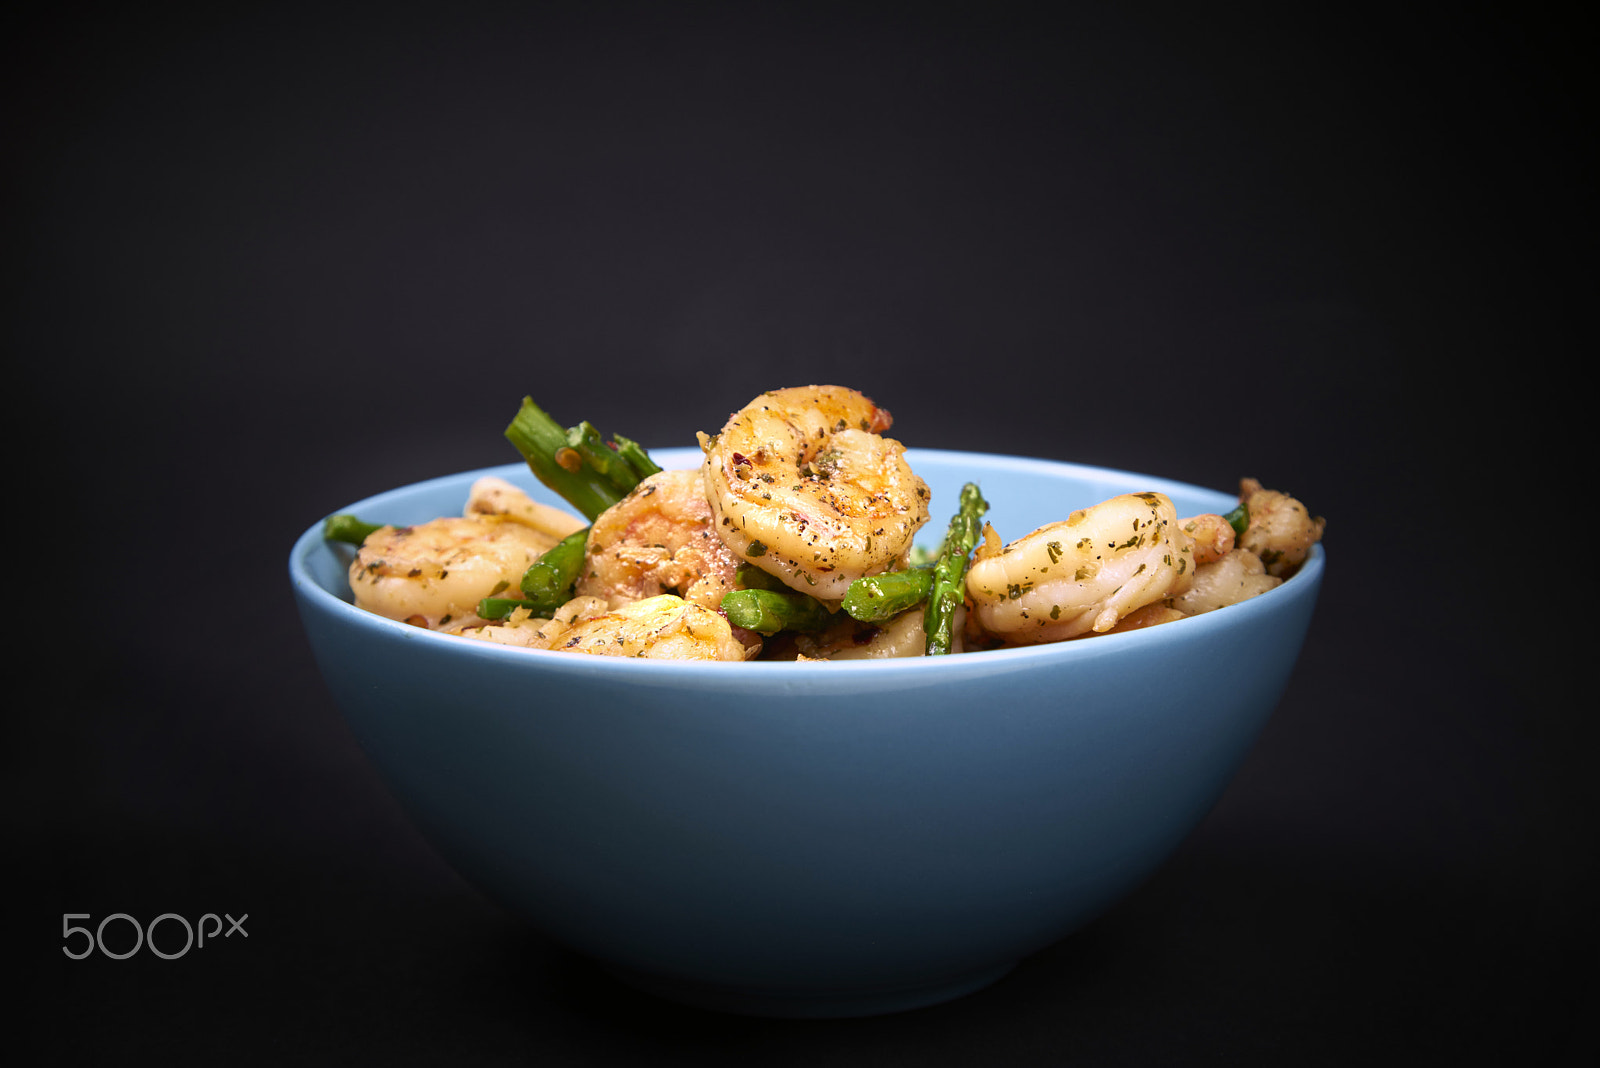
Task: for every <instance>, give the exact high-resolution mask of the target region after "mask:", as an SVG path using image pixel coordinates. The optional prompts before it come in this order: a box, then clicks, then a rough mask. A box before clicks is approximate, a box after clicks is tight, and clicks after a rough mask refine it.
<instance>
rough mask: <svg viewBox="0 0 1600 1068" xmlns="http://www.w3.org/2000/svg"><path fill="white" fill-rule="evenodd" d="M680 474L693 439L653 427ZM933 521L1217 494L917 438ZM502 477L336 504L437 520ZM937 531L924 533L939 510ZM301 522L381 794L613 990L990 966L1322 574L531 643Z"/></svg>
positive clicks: (687, 991) (1150, 818)
mask: <svg viewBox="0 0 1600 1068" xmlns="http://www.w3.org/2000/svg"><path fill="white" fill-rule="evenodd" d="M653 455H654V456H655V457H656V458H657V460H658V462H660V463H661V464H662V465H663V466H665V467H690V466H694V465H695V464H696V463H697V462H698V460H699V453H698V451H697V450H693V449H661V450H656V451H655V452H654V453H653ZM907 455H908V458H909V459H910V462H911V464H912V466H913V467H914V469H915V470H916V471H917V472H918V474H920V475H921V476H922V477H923V479H924V480H926V481H927V483H928V485H929V486H930V487H931V489H932V490H933V494H934V499H933V501H934V503H933V513H934V516H935V519H934V520H933V522H932V523H930V524H929V526H928V527H927V528H925V529H924V537H925V539H927V540H928V541H930V542H935V543H936V542H937V540H938V538H939V537H941V536H942V534H943V529H942V528H943V522H944V518H946V517H948V515H949V513H950V511H952V510H953V509H954V507H955V502H956V497H957V493H958V491H959V489H960V486H961V484H962V483H963V482H966V481H969V480H970V481H976V482H977V483H978V484H979V486H980V487H981V489H982V490H983V493H984V496H985V497H986V498H987V499H988V501H989V502H990V505H991V508H990V512H989V515H988V517H987V518H989V519H990V520H991V521H992V522H993V523H994V524H995V526H996V528H997V529H998V530H999V531H1000V533H1001V535H1002V536H1003V537H1006V538H1014V537H1018V536H1020V535H1022V534H1024V533H1026V532H1027V531H1029V530H1032V529H1033V528H1034V527H1036V526H1039V525H1041V524H1043V523H1046V522H1049V521H1052V520H1056V519H1061V518H1064V517H1065V516H1066V515H1067V514H1068V513H1069V512H1070V511H1072V510H1073V509H1074V508H1078V507H1083V506H1086V505H1090V504H1093V503H1096V502H1098V501H1100V500H1103V499H1104V498H1106V497H1109V496H1111V495H1113V494H1116V493H1123V492H1130V491H1142V490H1158V491H1160V492H1163V493H1166V494H1168V495H1169V496H1170V497H1172V499H1173V500H1174V502H1175V503H1176V504H1177V507H1178V512H1179V514H1180V515H1187V514H1192V513H1195V512H1201V511H1218V512H1221V511H1226V510H1228V508H1231V507H1232V506H1233V504H1234V503H1235V500H1234V498H1232V497H1231V496H1229V495H1226V494H1222V493H1217V492H1214V491H1211V490H1205V489H1200V488H1197V487H1194V486H1188V485H1183V484H1180V483H1174V482H1170V481H1167V480H1163V479H1158V478H1148V477H1145V476H1143V475H1134V474H1129V473H1126V472H1121V471H1111V470H1103V469H1097V468H1089V467H1081V466H1075V465H1071V464H1060V463H1049V462H1043V461H1037V460H1027V459H1017V458H1011V457H1002V456H990V455H980V454H973V453H958V452H940V451H932V450H919V449H912V450H910V451H909V452H908V454H907ZM488 473H492V474H497V475H500V476H502V477H505V478H508V479H510V480H512V481H513V482H516V483H517V484H519V485H522V486H524V487H525V488H527V489H528V490H529V491H530V492H532V493H533V494H534V495H535V497H537V498H539V499H542V500H545V501H548V502H550V503H560V502H559V501H557V500H556V499H555V498H553V497H552V496H551V495H550V494H549V493H548V492H547V491H545V490H544V488H543V487H542V486H539V485H537V483H535V482H534V480H533V479H532V476H531V475H529V473H528V472H527V470H526V469H525V468H523V467H520V466H507V467H503V468H493V469H490V470H488V471H473V472H468V473H465V474H460V475H454V476H451V477H447V478H440V479H434V480H432V481H429V482H422V483H419V484H417V485H414V486H408V487H405V488H403V489H397V490H393V491H391V492H389V493H383V494H379V495H378V496H375V497H369V498H367V499H366V500H363V501H357V502H356V503H354V504H352V505H350V506H349V507H348V508H345V509H341V511H350V512H355V513H357V514H358V515H360V516H362V517H363V518H367V519H369V520H371V521H375V522H393V523H416V522H422V521H424V520H427V519H431V518H433V517H435V516H438V515H453V514H457V513H459V511H460V509H461V507H462V505H463V504H464V502H465V500H466V495H467V488H468V486H469V485H470V484H471V482H472V481H473V479H474V478H476V477H478V476H480V475H483V474H488ZM936 528H937V529H936ZM347 548H348V547H343V546H337V545H330V544H327V543H325V542H324V541H323V539H322V536H321V526H320V523H319V524H317V525H315V526H313V527H311V528H310V529H308V530H307V531H306V532H305V534H304V535H303V536H302V537H301V538H300V539H299V541H298V542H297V543H296V544H295V547H294V551H293V554H292V556H291V557H290V561H289V571H290V577H291V578H292V580H293V584H294V591H295V596H296V598H297V599H298V602H299V607H300V612H301V616H302V619H303V620H304V624H305V629H306V633H307V635H308V637H309V638H310V642H311V647H312V650H313V652H314V654H315V656H316V660H317V663H318V665H319V666H320V667H321V670H322V673H323V676H324V677H325V678H326V680H327V683H328V686H329V688H330V689H331V690H332V691H333V695H334V697H335V698H336V700H337V702H338V704H339V706H340V707H341V708H342V710H343V712H344V714H345V716H346V717H347V718H348V721H349V723H350V726H351V727H352V729H353V730H354V732H355V734H356V736H357V737H358V739H359V740H360V742H361V744H362V746H363V747H364V748H365V750H366V752H367V753H368V755H369V756H370V758H371V759H372V761H373V762H374V763H375V764H376V766H377V767H378V768H379V770H380V771H381V773H382V775H383V776H384V778H385V779H386V780H387V782H388V784H389V786H390V788H391V789H392V790H393V791H394V793H395V794H396V796H397V797H398V798H399V799H400V800H401V802H402V803H403V804H404V805H405V807H406V808H407V809H408V810H409V812H410V813H411V815H412V816H413V817H414V819H415V820H416V822H417V824H418V825H419V826H420V828H421V829H422V831H423V832H424V833H425V834H426V836H427V837H428V838H429V839H430V840H431V841H432V843H433V844H434V845H435V846H436V847H437V849H438V850H439V852H440V853H441V854H442V855H443V856H444V857H445V858H446V859H447V860H448V861H449V862H450V863H451V864H452V865H454V866H455V867H456V869H457V870H458V871H459V872H460V873H461V874H462V875H463V876H465V877H466V878H467V879H468V880H470V881H471V882H473V883H474V884H476V885H477V886H478V887H480V888H481V889H482V890H483V891H484V892H485V893H486V894H488V895H489V896H491V897H493V898H495V899H497V900H498V901H500V902H501V903H503V904H504V905H506V906H507V907H509V908H510V909H512V910H513V911H515V912H516V913H518V914H520V915H521V916H523V917H525V918H526V919H527V921H528V922H530V923H531V924H533V925H535V926H536V927H537V928H538V929H540V930H541V931H543V932H545V933H546V934H547V935H548V936H549V937H551V938H552V939H555V940H557V941H559V942H561V943H563V944H565V945H566V946H568V947H570V948H572V949H574V950H576V951H578V952H580V953H583V954H587V955H589V956H590V957H592V958H594V959H595V960H597V961H600V962H601V963H603V964H604V965H605V966H607V967H608V968H610V969H611V970H612V971H613V972H615V973H616V974H617V975H618V976H619V977H621V978H622V979H624V980H626V981H628V982H630V983H632V984H634V985H635V986H638V987H641V988H644V989H647V990H650V991H653V992H656V993H658V994H661V995H663V996H666V997H669V998H672V999H676V1000H678V1001H682V1002H687V1003H691V1004H696V1005H700V1006H704V1007H710V1008H717V1009H723V1010H727V1011H733V1012H744V1013H751V1014H758V1015H773V1016H844V1015H866V1014H872V1013H879V1012H889V1011H895V1010H900V1009H907V1008H913V1007H916V1006H920V1005H927V1004H931V1003H934V1002H938V1001H943V1000H945V999H949V998H953V997H956V996H959V995H961V994H964V993H966V992H969V991H971V990H975V989H978V988H979V987H982V986H985V985H987V984H989V983H991V982H993V981H994V980H995V979H997V978H999V977H1000V976H1002V975H1004V974H1005V973H1006V972H1007V971H1008V970H1009V969H1010V968H1011V967H1012V966H1013V965H1014V964H1015V962H1016V961H1017V960H1018V959H1020V958H1022V957H1024V956H1026V955H1028V954H1030V953H1033V952H1035V951H1037V950H1040V949H1043V948H1044V947H1046V946H1048V945H1050V944H1051V943H1053V942H1055V941H1056V940H1058V939H1060V938H1061V937H1062V936H1063V935H1065V934H1067V933H1068V932H1070V931H1072V930H1073V929H1074V928H1077V927H1079V926H1081V925H1082V924H1084V923H1086V922H1087V921H1089V920H1090V919H1092V918H1093V917H1095V916H1096V915H1097V914H1099V913H1100V912H1102V911H1103V910H1105V909H1106V908H1107V907H1108V906H1110V905H1111V904H1113V903H1114V902H1116V901H1117V899H1118V898H1120V897H1122V896H1123V895H1124V894H1126V893H1127V892H1128V891H1129V890H1130V889H1132V888H1133V887H1134V886H1136V885H1137V884H1138V883H1139V882H1140V881H1141V880H1143V879H1144V878H1145V877H1146V876H1148V875H1149V874H1150V873H1151V872H1152V871H1153V870H1154V869H1155V868H1156V867H1157V866H1158V865H1159V864H1160V863H1161V862H1162V861H1163V860H1164V859H1165V858H1166V857H1167V856H1168V855H1169V854H1170V853H1171V852H1172V850H1173V849H1174V847H1176V846H1177V844H1178V843H1179V841H1180V840H1181V839H1182V838H1183V837H1184V836H1185V835H1186V834H1187V833H1188V832H1189V831H1190V830H1191V829H1192V828H1193V827H1194V826H1195V824H1196V823H1197V822H1199V820H1200V819H1201V818H1202V817H1203V816H1204V815H1205V814H1206V812H1207V810H1209V809H1210V807H1211V806H1212V804H1213V803H1214V802H1215V801H1216V799H1217V797H1218V795H1219V794H1220V793H1221V792H1222V789H1223V787H1224V786H1225V785H1226V784H1227V782H1228V780H1229V778H1230V777H1231V776H1232V775H1233V773H1234V771H1235V769H1236V768H1237V767H1238V766H1239V763H1240V761H1241V760H1242V759H1243V757H1244V755H1245V753H1246V751H1247V750H1248V749H1249V747H1250V745H1251V744H1252V742H1253V740H1254V739H1255V737H1256V735H1257V733H1258V732H1259V731H1260V729H1261V727H1262V725H1263V723H1264V722H1265V721H1266V719H1267V717H1268V715H1269V714H1270V713H1271V711H1272V708H1273V706H1274V704H1275V703H1276V702H1277V700H1278V698H1279V696H1280V695H1281V693H1282V692H1283V689H1284V686H1285V684H1286V683H1287V681H1288V679H1289V674H1290V672H1291V670H1292V669H1293V666H1294V662H1295V657H1296V655H1297V654H1298V651H1299V649H1300V645H1301V642H1302V640H1303V638H1304V636H1305V633H1306V628H1307V625H1308V624H1309V622H1310V619H1311V613H1312V608H1313V605H1314V603H1315V601H1316V597H1317V589H1318V585H1319V583H1320V581H1321V578H1322V571H1323V564H1324V555H1323V552H1322V549H1321V548H1320V546H1319V547H1318V548H1317V550H1316V551H1315V553H1314V554H1313V555H1312V557H1311V558H1310V560H1308V561H1307V563H1306V565H1305V566H1304V567H1303V568H1302V569H1301V571H1300V572H1299V573H1298V574H1296V575H1295V576H1294V577H1293V578H1291V579H1290V580H1289V581H1288V582H1286V583H1284V584H1283V585H1282V586H1280V587H1278V588H1276V589H1274V590H1271V591H1269V592H1267V593H1266V594H1263V595H1262V596H1260V597H1257V598H1255V599H1253V600H1250V601H1246V602H1244V603H1243V604H1239V605H1235V606H1233V607H1230V608H1227V609H1224V610H1222V611H1219V612H1213V613H1210V614H1207V615H1203V616H1197V617H1194V618H1191V619H1184V620H1179V621H1177V622H1175V623H1169V624H1166V625H1164V626H1160V627H1155V628H1152V629H1149V630H1141V631H1135V632H1132V633H1127V634H1111V635H1105V636H1101V637H1096V638H1092V639H1089V640H1083V641H1074V642H1066V643H1062V644H1057V645H1050V646H1042V647H1037V648H1027V649H1015V650H999V651H992V652H984V653H972V654H964V655H959V656H949V657H939V658H933V659H929V658H922V657H918V658H914V659H909V660H887V661H883V660H879V661H854V662H841V663H834V664H792V663H790V664H785V663H744V664H721V663H717V664H700V663H680V662H667V661H640V660H629V659H623V658H612V657H598V656H582V655H574V654H561V653H542V652H530V651H527V650H521V649H513V648H506V647H501V646H496V645H492V644H489V643H486V642H475V641H470V640H466V639H461V638H453V637H448V636H446V635H441V634H436V633H432V632H430V631H426V630H421V629H418V628H415V627H410V626H406V625H404V624H400V623H395V622H391V621H390V620H387V619H382V618H380V617H378V616H374V615H370V614H368V613H366V612H362V611H360V610H358V609H356V608H354V607H353V606H352V605H351V604H350V601H349V597H350V593H349V587H348V585H347V584H346V580H345V569H346V566H347V563H348V560H349V558H350V557H349V554H348V552H347V551H345V550H347Z"/></svg>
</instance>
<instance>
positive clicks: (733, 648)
mask: <svg viewBox="0 0 1600 1068" xmlns="http://www.w3.org/2000/svg"><path fill="white" fill-rule="evenodd" d="M550 648H551V649H552V650H554V651H556V652H564V653H591V654H594V655H596V656H637V657H645V658H647V659H652V660H743V659H745V647H744V646H743V645H742V644H740V642H739V640H738V639H737V638H735V637H734V636H733V630H732V628H731V627H729V625H728V620H727V619H726V617H724V616H722V615H720V614H718V613H716V612H713V611H711V610H710V609H708V608H701V607H700V606H699V605H697V604H690V603H689V602H688V601H685V600H684V599H683V598H681V597H678V596H676V595H674V594H670V593H663V594H661V595H659V596H656V597H646V598H645V599H644V600H642V601H632V602H630V603H628V604H625V605H621V606H620V607H617V608H613V609H612V610H611V611H609V612H607V613H605V614H604V615H600V616H595V617H594V618H592V619H583V620H579V621H578V622H577V623H576V624H575V625H573V626H572V627H571V628H570V629H568V630H567V631H566V632H565V633H564V634H562V635H561V637H560V639H559V640H557V641H556V642H554V643H552V644H551V646H550Z"/></svg>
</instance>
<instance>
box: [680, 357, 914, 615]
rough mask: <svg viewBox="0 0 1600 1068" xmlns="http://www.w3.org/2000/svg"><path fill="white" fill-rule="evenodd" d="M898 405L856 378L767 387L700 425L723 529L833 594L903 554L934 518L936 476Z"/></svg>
mask: <svg viewBox="0 0 1600 1068" xmlns="http://www.w3.org/2000/svg"><path fill="white" fill-rule="evenodd" d="M892 422H893V420H892V418H891V417H890V415H889V413H888V411H886V410H885V409H882V408H879V407H878V406H877V405H876V404H874V403H873V402H872V400H871V399H870V398H868V397H866V396H864V395H863V394H861V393H858V392H857V391H855V390H853V389H845V388H843V387H841V386H798V387H793V388H789V389H777V390H772V391H771V392H768V393H763V394H762V395H761V396H759V397H757V398H756V399H755V400H753V401H751V402H750V404H748V405H746V406H745V407H744V408H743V409H741V410H740V411H737V412H735V413H734V414H733V415H732V416H731V417H730V418H729V419H728V422H727V424H726V425H724V426H723V428H722V430H721V431H720V432H719V433H718V434H716V435H715V436H714V437H708V436H707V435H705V434H701V435H700V445H701V448H702V449H703V450H704V452H705V463H704V465H703V467H702V468H701V470H702V473H703V477H704V481H705V491H706V498H707V500H708V501H709V503H710V505H711V509H712V513H713V515H714V516H715V517H716V524H717V533H718V534H720V535H721V537H722V540H723V541H724V542H726V543H727V545H728V547H729V548H730V549H732V550H733V552H734V553H735V554H736V555H737V556H739V557H740V558H742V559H744V560H746V561H748V562H749V563H752V564H754V565H756V566H757V567H759V568H761V569H762V570H763V571H766V572H767V573H768V574H770V575H773V576H774V577H776V578H777V579H778V580H779V581H781V582H783V583H784V584H785V585H787V586H789V587H790V588H792V589H795V590H799V591H800V592H802V593H807V594H810V595H811V596H813V597H816V598H817V599H819V600H823V601H838V600H839V599H841V598H842V597H844V594H845V591H846V590H847V589H849V587H850V583H851V582H853V581H854V580H856V579H858V578H861V577H862V576H864V575H875V574H880V573H882V572H884V571H888V570H890V569H892V568H894V567H896V566H900V565H901V564H903V562H904V560H905V557H906V554H907V553H908V552H909V551H910V549H911V540H912V537H913V536H914V535H915V534H916V532H917V530H918V528H920V527H921V526H922V525H923V524H924V523H926V522H927V521H928V487H927V486H926V485H925V484H924V483H923V481H922V480H921V479H920V478H918V477H917V476H916V474H915V473H914V472H913V471H912V470H911V467H910V465H908V464H907V463H906V460H905V455H904V453H905V447H904V446H903V445H901V444H900V443H899V442H898V441H895V440H894V439H892V438H886V437H883V436H882V432H883V431H885V430H887V429H889V427H890V425H891V423H892Z"/></svg>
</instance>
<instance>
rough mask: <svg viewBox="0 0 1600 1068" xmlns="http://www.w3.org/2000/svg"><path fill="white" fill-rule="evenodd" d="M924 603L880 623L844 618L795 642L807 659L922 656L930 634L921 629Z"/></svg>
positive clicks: (869, 658)
mask: <svg viewBox="0 0 1600 1068" xmlns="http://www.w3.org/2000/svg"><path fill="white" fill-rule="evenodd" d="M922 614H923V613H922V606H921V605H918V606H917V607H916V608H911V609H908V610H906V611H904V612H901V613H900V614H899V615H897V616H895V617H894V618H893V619H888V620H885V621H884V622H882V623H879V624H871V623H857V622H856V621H855V620H853V619H850V620H845V621H842V622H841V623H838V624H835V625H834V626H832V627H829V628H828V629H827V630H825V631H823V632H822V633H821V634H817V635H809V634H803V635H800V636H799V638H798V639H797V640H796V642H795V646H796V650H797V652H798V653H799V654H800V655H801V656H803V657H805V658H806V659H808V660H887V659H889V658H891V657H900V656H922V655H923V653H924V652H925V651H926V648H927V644H928V638H927V633H926V632H925V631H924V630H923V629H922Z"/></svg>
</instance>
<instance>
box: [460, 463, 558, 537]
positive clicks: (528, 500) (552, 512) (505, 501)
mask: <svg viewBox="0 0 1600 1068" xmlns="http://www.w3.org/2000/svg"><path fill="white" fill-rule="evenodd" d="M466 514H467V515H501V516H506V517H507V518H509V519H515V520H516V521H517V522H519V523H523V524H526V525H527V526H530V527H532V528H533V529H534V530H537V531H539V532H540V533H541V534H548V535H550V536H551V537H552V538H554V539H555V540H556V541H560V540H561V539H562V538H564V537H566V536H567V535H568V534H575V533H577V532H578V531H580V530H582V529H583V520H581V519H579V518H578V517H577V516H575V515H570V514H569V513H567V512H563V511H562V510H561V509H559V508H552V507H550V506H549V505H548V504H540V503H539V502H538V501H536V500H534V499H533V498H532V497H530V496H528V495H527V494H526V493H524V492H522V490H520V489H518V488H517V487H516V486H513V485H512V484H511V483H509V482H507V481H506V480H505V479H503V478H499V477H497V476H495V475H485V476H483V477H482V478H480V479H478V480H477V481H476V482H474V483H473V484H472V488H471V489H470V490H469V491H467V508H466Z"/></svg>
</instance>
